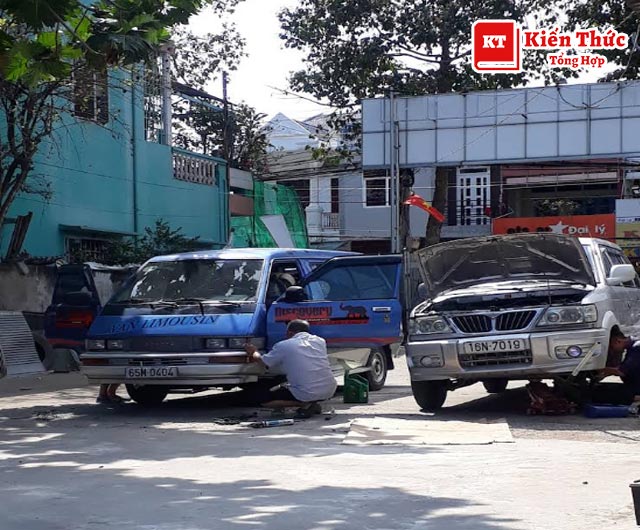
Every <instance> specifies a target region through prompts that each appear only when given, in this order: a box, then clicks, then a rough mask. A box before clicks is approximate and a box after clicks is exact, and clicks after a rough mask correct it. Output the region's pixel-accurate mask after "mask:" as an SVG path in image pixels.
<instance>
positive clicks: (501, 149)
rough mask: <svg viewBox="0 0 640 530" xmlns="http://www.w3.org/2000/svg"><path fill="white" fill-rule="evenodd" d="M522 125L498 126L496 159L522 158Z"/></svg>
mask: <svg viewBox="0 0 640 530" xmlns="http://www.w3.org/2000/svg"><path fill="white" fill-rule="evenodd" d="M524 127H525V126H524V125H503V126H502V127H499V128H498V135H497V136H498V155H497V158H498V159H502V160H508V159H517V158H524V157H525V152H524Z"/></svg>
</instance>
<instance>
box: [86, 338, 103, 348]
mask: <svg viewBox="0 0 640 530" xmlns="http://www.w3.org/2000/svg"><path fill="white" fill-rule="evenodd" d="M85 348H86V350H87V351H104V350H106V349H107V345H106V342H105V341H104V340H95V339H87V340H86V341H85Z"/></svg>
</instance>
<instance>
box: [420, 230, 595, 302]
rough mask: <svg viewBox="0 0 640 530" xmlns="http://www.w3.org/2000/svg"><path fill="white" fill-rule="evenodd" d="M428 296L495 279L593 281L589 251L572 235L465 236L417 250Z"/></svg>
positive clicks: (584, 282) (588, 282)
mask: <svg viewBox="0 0 640 530" xmlns="http://www.w3.org/2000/svg"><path fill="white" fill-rule="evenodd" d="M417 255H418V261H419V264H420V271H421V273H422V280H423V281H424V283H425V286H426V287H427V289H428V291H429V293H428V294H429V298H431V299H433V298H435V297H436V296H438V295H439V294H442V293H444V292H446V291H449V290H452V289H462V288H465V287H468V286H471V285H478V284H481V283H489V282H496V281H511V280H525V279H536V280H540V279H543V280H544V279H549V280H556V281H557V280H562V281H567V282H571V283H579V284H584V285H595V279H594V277H593V271H592V269H591V266H590V265H589V261H588V258H587V255H586V253H585V251H584V249H583V248H582V245H581V244H580V241H579V240H578V239H577V238H574V237H567V236H561V235H556V234H513V235H505V236H489V237H479V238H472V239H461V240H458V241H452V242H449V243H441V244H439V245H434V246H432V247H427V248H424V249H422V250H419V251H418V252H417Z"/></svg>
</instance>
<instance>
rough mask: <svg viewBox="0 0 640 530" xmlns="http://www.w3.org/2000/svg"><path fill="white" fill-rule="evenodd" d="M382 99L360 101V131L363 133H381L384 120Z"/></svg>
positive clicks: (383, 101)
mask: <svg viewBox="0 0 640 530" xmlns="http://www.w3.org/2000/svg"><path fill="white" fill-rule="evenodd" d="M385 101H386V100H384V99H365V100H363V101H362V130H363V131H367V132H369V131H371V132H374V131H382V130H384V124H385V122H386V121H387V120H388V118H387V120H385V117H384V110H383V105H384V103H385Z"/></svg>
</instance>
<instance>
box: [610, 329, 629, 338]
mask: <svg viewBox="0 0 640 530" xmlns="http://www.w3.org/2000/svg"><path fill="white" fill-rule="evenodd" d="M611 338H612V339H626V338H627V336H626V335H625V334H624V333H622V331H621V330H620V328H619V327H618V326H613V328H611Z"/></svg>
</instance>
